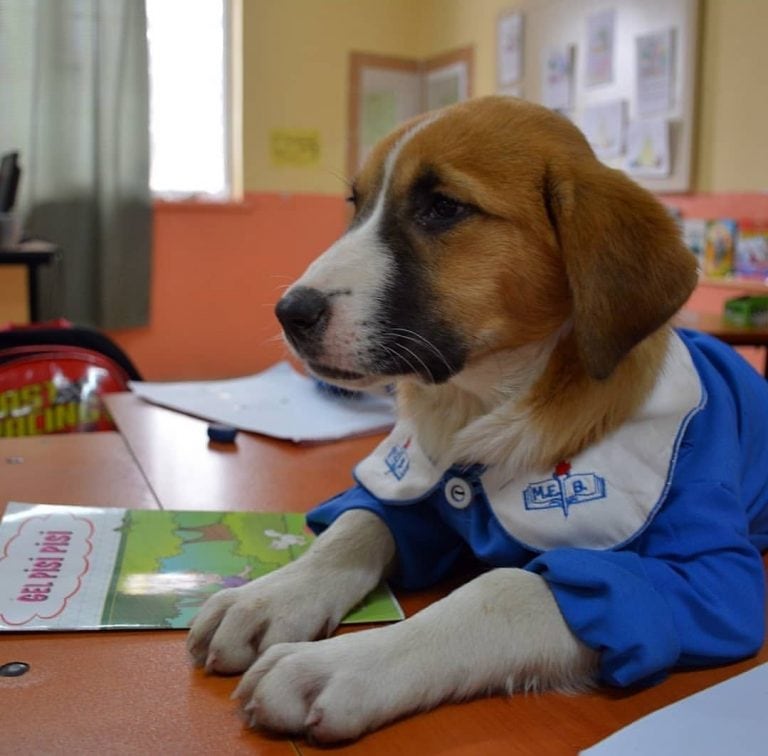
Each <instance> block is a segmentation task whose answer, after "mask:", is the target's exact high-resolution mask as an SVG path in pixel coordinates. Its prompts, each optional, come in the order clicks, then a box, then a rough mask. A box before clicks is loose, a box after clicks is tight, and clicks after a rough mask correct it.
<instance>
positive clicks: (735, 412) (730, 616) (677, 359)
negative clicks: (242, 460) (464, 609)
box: [308, 331, 768, 686]
mask: <svg viewBox="0 0 768 756" xmlns="http://www.w3.org/2000/svg"><path fill="white" fill-rule="evenodd" d="M355 478H356V481H357V485H355V486H354V487H353V488H351V489H349V490H348V491H346V492H345V493H342V494H340V495H339V496H336V497H335V498H333V499H331V500H330V501H327V502H325V503H324V504H322V505H320V506H319V507H317V508H316V509H314V510H313V511H312V512H311V513H310V514H309V516H308V522H309V524H310V526H311V527H312V528H313V529H314V530H315V531H317V532H319V531H321V530H323V529H324V528H325V527H327V526H328V525H329V524H330V523H331V522H332V521H333V520H334V519H336V517H338V516H339V515H340V514H341V513H342V512H344V511H346V510H348V509H367V510H370V511H371V512H374V513H376V514H377V515H378V516H379V517H381V518H382V520H384V522H385V523H386V524H387V526H388V527H389V529H390V530H391V531H392V534H393V536H394V538H395V541H396V544H397V553H398V569H397V573H396V575H395V577H394V582H395V584H397V585H400V586H401V587H404V588H410V589H415V588H422V587H426V586H428V585H431V584H433V583H435V582H437V581H438V580H440V579H441V578H443V577H444V576H446V574H447V573H448V572H449V571H450V570H451V569H452V568H453V567H454V566H455V565H456V564H457V563H458V562H459V560H462V559H463V558H464V557H466V556H467V555H474V557H475V558H476V559H478V560H480V561H481V562H482V563H484V564H486V565H489V566H492V567H523V568H525V569H527V570H531V571H533V572H536V573H538V574H539V575H541V576H542V577H543V578H544V579H545V580H546V581H547V583H548V584H549V587H550V589H551V590H552V592H553V594H554V596H555V599H556V600H557V603H558V605H559V607H560V610H561V612H562V613H563V616H564V617H565V620H566V622H567V623H568V625H569V626H570V628H571V629H572V631H573V632H574V633H575V634H576V636H577V637H579V638H580V639H581V640H582V641H583V642H584V643H585V644H586V645H588V646H590V647H591V648H593V649H595V650H597V651H599V652H600V654H601V662H600V673H601V678H602V680H603V681H604V682H606V683H608V684H612V685H619V686H626V685H631V684H633V683H637V682H643V683H649V682H653V681H655V680H657V679H659V678H661V677H662V676H663V675H664V673H665V672H666V670H668V669H669V668H671V667H674V666H676V665H685V666H695V665H707V664H718V663H724V662H728V661H733V660H736V659H739V658H743V657H745V656H748V655H750V654H753V653H755V652H756V651H757V650H758V649H759V648H760V646H761V644H762V641H763V636H764V622H765V609H764V606H765V587H764V582H765V579H764V569H763V564H762V560H761V557H760V552H761V551H763V550H765V549H768V382H766V381H765V380H764V379H763V378H762V377H761V376H760V375H758V373H757V372H756V371H755V370H753V369H752V368H751V367H750V366H749V365H747V364H746V363H745V362H744V361H743V360H742V359H741V358H740V357H739V356H738V355H737V354H736V353H735V352H734V351H733V350H732V349H730V347H728V346H726V345H724V344H722V343H720V342H719V341H717V340H715V339H713V338H711V337H709V336H705V335H703V334H698V333H694V332H688V331H678V332H677V335H676V336H673V337H672V339H671V346H670V349H669V351H668V354H667V358H666V361H665V364H664V368H663V370H662V372H661V378H660V380H659V381H658V382H657V385H656V387H655V389H654V390H653V392H652V393H651V395H650V396H649V397H648V399H647V400H646V402H645V404H644V405H643V406H642V407H641V408H640V410H639V411H638V412H637V413H636V414H635V416H634V417H632V418H631V419H630V420H629V421H628V422H627V423H625V424H624V425H623V426H622V427H621V428H619V429H618V430H616V431H614V432H613V433H611V434H610V435H609V436H608V437H606V438H605V439H603V440H602V441H600V442H599V443H597V444H595V445H594V446H592V447H590V448H588V449H586V450H585V451H583V452H581V453H580V454H578V455H576V456H575V457H573V458H572V459H569V460H564V461H563V462H562V463H560V464H559V465H557V466H556V467H555V469H554V470H552V469H550V470H535V471H526V472H525V473H521V474H519V475H515V476H513V477H511V474H507V475H506V476H504V475H502V474H501V473H500V471H499V470H498V469H495V468H494V467H493V466H484V465H483V464H482V461H479V462H478V464H475V465H471V466H466V467H459V466H454V467H452V468H450V469H449V470H440V469H437V468H436V467H435V465H434V464H433V463H432V461H431V460H430V459H429V458H428V457H427V456H426V455H425V453H424V452H423V451H422V450H421V449H420V448H419V447H418V445H417V443H416V440H415V437H414V435H413V434H412V432H411V428H410V427H409V426H408V424H407V423H406V422H402V421H401V422H399V423H398V424H397V425H396V426H395V428H394V429H393V431H392V433H391V434H390V435H389V436H388V437H387V438H386V439H385V440H384V441H383V442H382V443H381V444H380V445H379V446H378V447H377V448H376V450H375V451H374V452H373V453H372V454H371V455H370V456H369V457H367V458H366V459H365V460H363V461H362V462H361V463H360V464H359V465H358V466H357V468H356V469H355Z"/></svg>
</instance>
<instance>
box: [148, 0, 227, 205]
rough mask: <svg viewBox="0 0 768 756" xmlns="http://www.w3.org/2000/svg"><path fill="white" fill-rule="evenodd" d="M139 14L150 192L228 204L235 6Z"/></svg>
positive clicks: (223, 0) (170, 3)
mask: <svg viewBox="0 0 768 756" xmlns="http://www.w3.org/2000/svg"><path fill="white" fill-rule="evenodd" d="M146 8H147V40H148V44H149V77H150V139H151V147H152V156H151V169H150V187H151V189H152V192H153V193H154V194H155V195H156V196H159V197H161V198H163V199H175V200H183V199H203V200H226V199H229V198H231V197H233V196H236V195H237V194H238V188H239V187H238V181H237V179H236V177H235V175H234V173H235V170H236V161H235V160H233V156H234V155H235V150H236V149H238V148H239V145H238V144H236V141H237V139H236V134H237V133H238V124H239V100H238V98H237V97H235V94H234V93H235V91H236V89H235V87H234V86H233V73H234V71H236V70H237V68H238V66H239V60H237V57H236V56H237V55H238V54H239V48H238V49H235V40H236V37H237V35H236V34H234V33H233V29H234V27H235V26H236V25H238V24H239V2H238V0H146ZM232 61H234V65H232V63H231V62H232Z"/></svg>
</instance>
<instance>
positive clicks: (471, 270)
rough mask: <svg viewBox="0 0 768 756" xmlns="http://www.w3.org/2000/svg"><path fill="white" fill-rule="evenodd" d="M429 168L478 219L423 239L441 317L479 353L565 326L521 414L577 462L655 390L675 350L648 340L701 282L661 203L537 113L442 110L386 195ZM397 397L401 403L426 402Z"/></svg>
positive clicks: (564, 124)
mask: <svg viewBox="0 0 768 756" xmlns="http://www.w3.org/2000/svg"><path fill="white" fill-rule="evenodd" d="M412 125H413V123H411V124H409V125H408V126H406V127H404V128H403V129H401V130H400V131H398V132H397V133H396V134H394V135H392V136H391V137H390V138H388V139H387V140H386V141H385V142H384V143H383V144H382V145H381V146H380V147H379V149H378V150H377V151H376V152H375V153H374V154H373V155H372V157H371V159H370V160H369V162H368V165H367V167H366V169H365V170H364V172H363V174H362V175H361V182H360V183H361V187H363V188H366V189H367V190H368V191H372V189H373V187H374V186H375V185H376V183H377V180H376V178H375V177H376V176H380V175H381V174H382V171H383V167H382V163H383V160H384V158H385V156H386V155H387V154H389V151H390V150H391V148H392V146H393V145H394V144H396V142H397V141H398V140H399V139H400V137H401V136H402V134H403V133H404V132H405V131H407V130H408V128H410V127H411V126H412ZM432 165H434V166H436V167H437V168H438V169H439V172H440V175H441V176H443V177H445V181H444V183H443V184H442V185H440V186H438V187H437V190H438V191H441V192H444V193H446V194H448V195H449V196H452V197H454V198H456V199H458V200H460V201H462V202H466V203H470V204H472V205H474V206H475V207H477V208H479V209H480V211H481V212H480V213H478V214H477V215H475V216H473V217H471V218H469V219H468V220H466V221H465V222H463V223H462V224H460V225H459V226H458V227H457V228H456V229H455V230H454V231H452V232H450V233H449V234H446V235H444V236H441V237H439V238H438V239H437V240H434V241H429V240H427V241H424V240H418V241H417V243H416V244H415V246H416V247H417V250H418V254H419V255H420V257H421V260H422V261H423V265H424V266H426V267H427V268H428V269H429V270H430V272H431V277H432V280H433V284H434V286H435V288H436V290H437V291H438V292H439V293H440V297H439V300H440V304H439V306H440V308H441V310H442V312H443V316H444V317H445V318H446V320H448V321H449V322H451V323H458V324H460V328H461V330H462V332H463V333H464V334H465V335H466V336H467V337H468V339H469V341H470V344H471V349H472V352H471V358H473V359H474V358H479V357H482V356H484V355H487V354H492V353H495V352H500V351H501V350H506V349H514V348H517V347H520V346H523V345H525V344H528V343H531V342H535V341H539V340H541V339H543V338H545V337H547V336H548V335H551V334H553V333H554V332H556V331H557V330H558V329H559V328H562V327H563V326H564V324H565V325H566V326H568V324H570V326H569V327H566V333H565V335H564V336H563V338H562V340H561V342H560V344H559V345H558V346H557V348H556V349H555V351H554V353H553V355H552V358H551V360H550V362H549V365H548V366H547V368H546V370H545V372H544V374H543V375H542V376H541V378H540V379H539V380H538V381H537V383H536V385H535V386H534V388H533V390H532V391H531V393H530V395H529V396H528V397H527V398H526V400H525V401H524V403H523V409H524V410H525V411H528V412H530V414H531V421H532V423H533V424H534V426H535V427H534V428H533V430H535V431H537V432H538V434H539V436H540V438H541V439H542V447H541V449H540V455H539V458H538V459H537V460H536V462H537V463H539V464H550V463H552V462H555V461H557V460H558V459H560V458H562V457H565V456H570V455H573V454H575V453H576V452H578V451H580V450H581V449H583V448H584V447H585V446H587V445H588V444H590V443H592V442H594V441H596V440H597V439H599V438H600V437H601V436H603V435H604V434H605V433H608V432H610V431H611V430H612V429H614V428H616V427H618V426H619V425H620V424H621V423H623V422H624V421H625V420H626V419H627V418H628V417H629V416H630V415H631V414H632V412H633V411H634V410H635V409H636V408H637V407H638V405H639V404H640V403H641V402H642V400H643V399H644V398H645V396H646V395H647V393H648V392H649V391H650V389H651V387H652V386H653V382H654V379H655V375H656V372H657V370H658V367H659V364H660V362H661V358H662V356H663V352H664V348H665V345H666V332H665V331H664V330H661V331H660V332H659V333H655V332H657V331H659V329H662V328H663V327H664V325H665V324H666V323H667V321H668V320H669V319H670V318H671V317H672V315H673V314H674V313H675V311H676V310H677V309H678V308H679V307H680V306H681V305H682V304H683V303H684V302H685V300H686V299H687V297H688V296H689V294H690V292H691V291H692V289H693V287H694V286H695V283H696V267H695V260H694V258H693V256H692V255H691V254H690V253H689V252H688V251H687V250H686V249H685V248H684V247H683V244H682V242H681V240H680V238H679V234H678V232H677V229H676V226H675V223H674V221H673V220H672V218H671V217H670V216H669V215H668V213H667V212H666V210H665V209H664V208H663V207H662V206H661V205H660V203H658V202H657V201H656V199H655V198H654V197H653V196H652V195H651V194H650V193H648V192H646V191H645V190H644V189H642V188H641V187H639V186H638V185H637V184H635V183H634V182H632V181H631V180H629V179H628V178H626V177H625V176H624V175H623V174H621V173H619V172H618V171H614V170H612V169H609V168H607V167H605V166H604V165H602V164H601V163H600V162H599V161H598V160H597V159H596V158H595V156H594V154H593V153H592V150H591V149H590V147H589V145H588V144H587V142H586V141H585V139H584V138H583V136H582V135H581V133H580V132H579V131H578V130H577V129H576V128H575V127H574V126H573V125H572V124H571V123H570V122H568V121H567V120H566V119H564V118H562V117H560V116H559V115H556V114H554V113H552V112H550V111H547V110H545V109H543V108H539V107H537V106H531V105H528V104H526V103H523V102H521V101H512V100H510V99H508V98H486V99H484V100H482V101H473V102H472V103H471V105H469V104H465V105H459V106H455V107H454V108H452V109H450V110H448V111H445V112H444V113H443V114H442V115H441V116H440V117H439V118H437V120H435V121H434V122H432V123H429V125H428V126H427V128H424V129H423V130H421V131H419V132H418V133H416V134H415V135H414V136H413V137H412V138H411V139H410V140H409V141H408V142H407V143H406V144H405V146H404V148H403V150H402V152H401V154H400V155H399V156H398V161H397V167H396V170H395V173H394V176H393V181H392V185H391V187H390V201H391V202H402V201H403V200H404V198H405V197H406V196H407V193H408V191H409V189H410V187H411V185H412V183H413V181H414V179H415V177H416V176H417V175H418V174H419V173H420V171H423V169H424V168H425V166H432ZM403 388H404V393H405V396H406V399H405V403H407V404H415V403H417V402H413V401H411V400H412V399H413V396H411V395H413V394H418V395H419V401H423V400H424V398H425V397H424V396H422V394H424V395H426V393H428V392H425V391H421V390H419V389H417V388H415V387H410V388H408V387H403ZM439 393H445V392H439ZM409 397H410V399H409ZM478 411H479V410H478ZM566 417H567V418H568V423H564V422H563V418H566Z"/></svg>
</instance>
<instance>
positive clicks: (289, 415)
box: [130, 362, 394, 442]
mask: <svg viewBox="0 0 768 756" xmlns="http://www.w3.org/2000/svg"><path fill="white" fill-rule="evenodd" d="M130 387H131V389H132V391H133V392H134V393H135V394H136V395H137V396H139V397H141V398H142V399H145V400H146V401H148V402H152V403H154V404H159V405H162V406H163V407H168V408H170V409H174V410H178V411H179V412H185V413H187V414H189V415H195V416H196V417H201V418H203V419H205V420H211V421H213V422H217V423H223V424H225V425H231V426H233V427H235V428H239V429H240V430H244V431H250V432H253V433H262V434H264V435H267V436H272V437H274V438H281V439H286V440H289V441H295V442H301V441H333V440H336V439H340V438H347V437H350V436H362V435H368V434H371V433H377V432H379V431H382V430H385V429H387V428H389V427H390V426H391V425H392V424H393V423H394V402H393V400H392V399H391V397H388V396H374V395H371V394H362V395H360V396H357V397H353V398H348V397H345V396H339V395H336V394H333V393H329V392H328V391H323V390H320V389H319V388H318V385H317V382H316V381H314V380H313V379H312V378H308V377H307V376H305V375H301V374H300V373H298V372H296V371H295V370H294V369H293V368H292V367H291V366H290V365H289V364H288V363H287V362H280V363H278V364H276V365H273V366H272V367H271V368H269V369H267V370H265V371H264V372H263V373H258V374H256V375H251V376H246V377H244V378H233V379H228V380H221V381H183V382H180V383H147V382H132V383H131V384H130Z"/></svg>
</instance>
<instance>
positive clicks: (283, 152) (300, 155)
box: [269, 129, 320, 168]
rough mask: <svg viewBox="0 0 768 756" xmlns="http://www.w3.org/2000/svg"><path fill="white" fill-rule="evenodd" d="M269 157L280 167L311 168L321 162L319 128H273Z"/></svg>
mask: <svg viewBox="0 0 768 756" xmlns="http://www.w3.org/2000/svg"><path fill="white" fill-rule="evenodd" d="M269 157H270V161H271V163H272V165H274V166H278V167H298V168H309V167H312V166H316V165H319V164H320V132H319V131H318V130H317V129H272V130H271V131H270V132H269Z"/></svg>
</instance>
